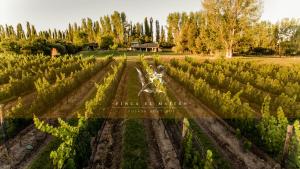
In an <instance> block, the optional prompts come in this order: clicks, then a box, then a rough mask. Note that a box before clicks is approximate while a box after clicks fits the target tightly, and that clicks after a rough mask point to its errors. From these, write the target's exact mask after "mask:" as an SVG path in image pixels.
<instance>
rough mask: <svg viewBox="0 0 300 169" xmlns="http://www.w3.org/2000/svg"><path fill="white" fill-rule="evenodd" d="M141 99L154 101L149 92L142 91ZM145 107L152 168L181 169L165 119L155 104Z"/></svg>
mask: <svg viewBox="0 0 300 169" xmlns="http://www.w3.org/2000/svg"><path fill="white" fill-rule="evenodd" d="M140 100H141V102H142V103H154V99H153V98H152V96H151V95H150V94H147V93H142V94H141V98H140ZM144 109H146V111H145V112H146V113H147V114H145V119H144V125H145V128H146V131H147V140H148V144H149V151H150V152H149V153H150V154H149V155H150V159H149V164H150V168H154V169H158V168H166V169H180V168H181V167H180V162H179V159H178V156H177V153H176V150H175V146H174V145H173V143H172V141H171V140H170V136H169V134H168V132H167V131H166V128H165V125H164V123H163V121H162V120H161V119H160V116H159V110H158V109H157V108H156V107H154V104H152V105H149V104H148V106H147V107H145V108H144Z"/></svg>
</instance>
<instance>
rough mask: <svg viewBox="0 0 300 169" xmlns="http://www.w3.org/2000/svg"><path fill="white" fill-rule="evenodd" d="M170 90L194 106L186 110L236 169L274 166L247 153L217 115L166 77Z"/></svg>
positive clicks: (266, 168)
mask: <svg viewBox="0 0 300 169" xmlns="http://www.w3.org/2000/svg"><path fill="white" fill-rule="evenodd" d="M164 80H165V81H166V83H167V87H168V89H169V90H170V91H171V92H172V93H173V94H174V96H175V97H176V99H177V100H183V99H184V100H185V101H186V102H188V103H189V104H191V105H192V106H186V107H185V109H186V111H187V112H188V113H189V115H190V117H191V118H193V119H194V120H195V121H196V122H197V124H198V125H199V127H200V128H201V129H202V130H203V131H204V132H205V133H206V134H207V135H208V136H209V137H210V138H211V139H212V141H214V142H215V143H216V146H218V148H219V149H221V150H222V152H223V154H224V155H225V157H227V158H228V159H229V160H230V162H231V163H232V165H233V166H234V167H235V168H236V169H241V168H247V169H271V168H274V167H275V166H274V164H270V163H269V162H266V161H264V160H263V159H261V158H259V157H258V156H256V155H255V154H253V153H251V152H249V151H246V150H245V149H244V148H243V146H242V143H241V141H240V140H239V139H238V138H237V137H236V136H235V135H234V134H233V133H232V132H230V131H229V130H228V129H227V128H226V126H224V124H222V123H221V122H220V121H218V120H217V118H216V115H215V113H214V112H212V111H211V110H210V109H208V108H207V107H206V106H205V105H204V104H202V103H201V102H200V101H199V100H198V99H197V98H195V97H194V96H193V95H192V94H191V93H190V92H189V91H188V90H186V89H185V88H184V87H183V86H182V85H180V84H179V83H178V82H176V81H175V80H173V79H172V78H170V77H168V76H167V75H166V76H164Z"/></svg>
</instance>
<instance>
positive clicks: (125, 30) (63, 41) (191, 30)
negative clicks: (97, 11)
mask: <svg viewBox="0 0 300 169" xmlns="http://www.w3.org/2000/svg"><path fill="white" fill-rule="evenodd" d="M202 7H203V9H202V10H200V11H198V12H191V13H189V14H188V13H186V12H182V13H179V12H175V13H170V14H169V15H168V17H167V25H166V26H163V25H160V23H159V21H158V20H155V21H154V20H153V18H151V17H150V18H147V17H146V18H145V19H144V21H143V22H138V23H132V22H130V21H128V20H127V17H126V14H125V13H124V12H121V13H120V12H117V11H115V12H114V13H113V14H111V15H106V16H103V17H100V18H99V20H96V21H93V20H92V19H90V18H84V19H82V21H81V23H80V24H78V23H74V24H69V26H68V28H67V29H66V30H57V29H53V30H51V29H49V30H46V31H39V32H38V31H37V30H36V29H35V27H34V25H32V24H30V23H29V22H27V23H26V25H25V30H24V28H23V25H22V24H20V23H19V24H17V26H16V29H15V28H14V27H13V26H11V25H4V26H3V25H0V51H4V52H5V51H6V52H7V51H8V52H15V53H23V54H37V53H44V54H49V53H50V49H51V48H52V47H55V48H57V49H58V50H59V52H60V53H62V54H64V53H76V52H78V51H79V50H82V49H83V48H84V47H86V46H88V45H89V44H94V45H96V47H99V48H100V49H118V48H128V47H130V45H131V43H132V42H140V43H148V42H157V43H159V44H160V47H162V48H172V49H173V51H175V52H177V53H186V52H187V53H203V54H214V55H216V54H219V55H222V56H226V57H232V55H234V54H237V55H243V54H244V55H249V54H250V55H273V54H277V55H299V54H300V21H299V19H296V18H291V19H289V18H286V19H282V20H281V21H278V22H277V23H275V24H273V23H271V22H268V21H261V20H260V16H261V13H262V5H261V1H260V0H239V1H237V0H233V1H228V0H202Z"/></svg>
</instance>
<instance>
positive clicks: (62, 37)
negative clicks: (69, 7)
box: [0, 11, 172, 54]
mask: <svg viewBox="0 0 300 169" xmlns="http://www.w3.org/2000/svg"><path fill="white" fill-rule="evenodd" d="M154 29H155V31H156V32H154ZM154 34H155V36H154ZM165 36H166V35H165V30H164V27H163V26H160V24H159V21H158V20H156V21H155V22H154V20H153V18H149V19H148V18H147V17H146V18H145V20H144V22H143V23H132V22H128V21H127V19H126V15H125V13H124V12H122V13H119V12H116V11H115V12H114V13H113V14H112V15H110V16H109V15H106V16H104V17H100V19H99V20H96V21H93V20H92V19H90V18H84V19H82V21H81V24H80V25H79V24H77V23H74V24H69V26H68V28H67V29H66V30H64V31H62V30H57V29H54V30H51V29H49V30H47V31H39V32H37V31H36V29H35V27H34V25H31V24H30V23H29V22H27V23H26V27H25V28H23V25H22V24H20V23H19V24H17V27H16V29H15V28H14V27H13V26H11V25H4V26H3V25H0V51H2V52H14V53H22V54H37V53H44V54H50V51H51V48H53V47H55V48H57V49H58V51H59V52H60V53H61V54H65V53H76V52H78V51H79V50H82V49H83V48H85V47H87V46H89V45H90V44H96V46H98V47H99V48H100V49H117V48H126V47H129V46H130V44H131V42H139V43H149V42H158V43H162V46H166V47H168V46H169V47H172V45H169V44H167V43H166V40H165V39H166V38H165Z"/></svg>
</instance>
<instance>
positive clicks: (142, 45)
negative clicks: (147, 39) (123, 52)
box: [131, 43, 159, 48]
mask: <svg viewBox="0 0 300 169" xmlns="http://www.w3.org/2000/svg"><path fill="white" fill-rule="evenodd" d="M131 47H132V48H159V45H158V44H157V43H144V44H132V45H131Z"/></svg>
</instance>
